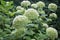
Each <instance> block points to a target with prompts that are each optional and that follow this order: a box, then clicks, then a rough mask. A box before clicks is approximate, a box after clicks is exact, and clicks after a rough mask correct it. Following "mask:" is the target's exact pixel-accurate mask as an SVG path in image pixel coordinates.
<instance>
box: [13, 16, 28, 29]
mask: <svg viewBox="0 0 60 40" xmlns="http://www.w3.org/2000/svg"><path fill="white" fill-rule="evenodd" d="M28 22H29V20H28V18H27V17H26V16H23V15H18V16H16V17H15V18H14V20H13V25H12V26H14V27H15V28H16V29H19V28H21V27H25V26H26V25H27V24H28Z"/></svg>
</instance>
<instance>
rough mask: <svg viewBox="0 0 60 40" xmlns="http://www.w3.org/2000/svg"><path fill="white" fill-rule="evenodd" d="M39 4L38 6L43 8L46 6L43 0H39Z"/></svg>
mask: <svg viewBox="0 0 60 40" xmlns="http://www.w3.org/2000/svg"><path fill="white" fill-rule="evenodd" d="M37 6H38V8H43V7H45V3H44V2H42V1H39V2H37Z"/></svg>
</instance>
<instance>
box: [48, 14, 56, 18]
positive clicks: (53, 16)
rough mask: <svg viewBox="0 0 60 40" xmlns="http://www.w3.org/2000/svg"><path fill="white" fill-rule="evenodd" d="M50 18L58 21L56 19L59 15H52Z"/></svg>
mask: <svg viewBox="0 0 60 40" xmlns="http://www.w3.org/2000/svg"><path fill="white" fill-rule="evenodd" d="M49 17H50V18H51V19H56V18H57V15H56V14H55V13H52V14H50V15H49Z"/></svg>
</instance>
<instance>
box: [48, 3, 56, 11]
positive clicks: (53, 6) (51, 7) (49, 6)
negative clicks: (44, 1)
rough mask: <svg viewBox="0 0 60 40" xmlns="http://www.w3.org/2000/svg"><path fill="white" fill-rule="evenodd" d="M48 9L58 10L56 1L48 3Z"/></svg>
mask: <svg viewBox="0 0 60 40" xmlns="http://www.w3.org/2000/svg"><path fill="white" fill-rule="evenodd" d="M48 9H49V10H51V11H56V10H57V5H56V4H54V3H50V4H49V5H48Z"/></svg>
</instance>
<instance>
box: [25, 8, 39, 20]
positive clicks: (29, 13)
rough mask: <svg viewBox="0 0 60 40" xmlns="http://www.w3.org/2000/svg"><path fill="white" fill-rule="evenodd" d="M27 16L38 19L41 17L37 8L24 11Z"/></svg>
mask: <svg viewBox="0 0 60 40" xmlns="http://www.w3.org/2000/svg"><path fill="white" fill-rule="evenodd" d="M24 15H25V16H27V17H28V19H37V18H38V17H39V13H38V12H37V10H35V9H32V8H30V9H28V10H26V11H25V13H24Z"/></svg>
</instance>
